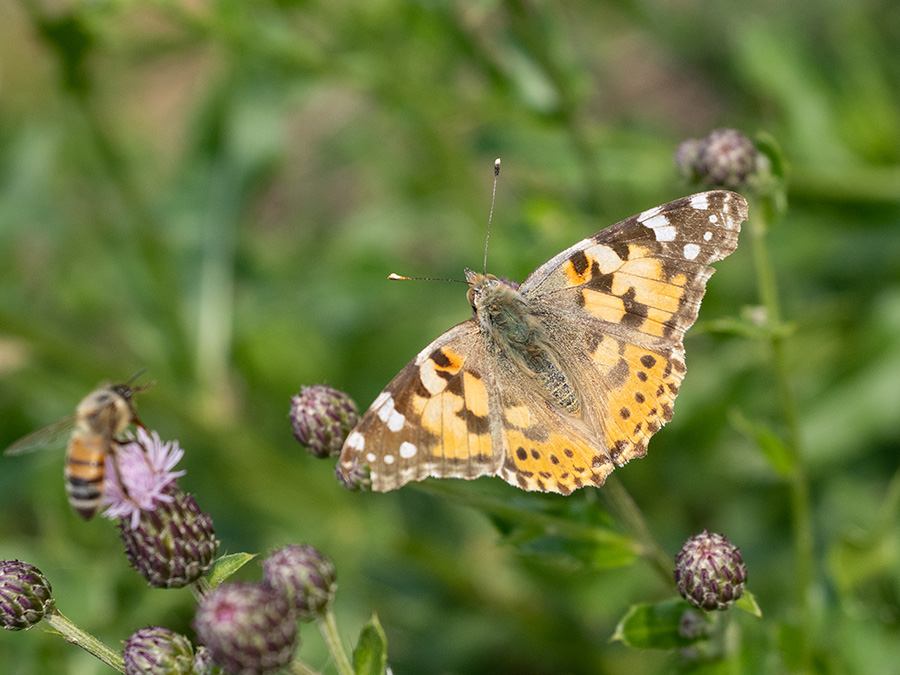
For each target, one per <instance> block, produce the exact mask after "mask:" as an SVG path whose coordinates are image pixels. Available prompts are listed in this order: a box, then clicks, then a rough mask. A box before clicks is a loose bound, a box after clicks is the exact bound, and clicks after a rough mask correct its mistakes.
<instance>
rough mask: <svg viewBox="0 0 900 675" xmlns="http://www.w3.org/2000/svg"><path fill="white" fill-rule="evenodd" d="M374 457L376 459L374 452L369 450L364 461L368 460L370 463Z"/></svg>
mask: <svg viewBox="0 0 900 675" xmlns="http://www.w3.org/2000/svg"><path fill="white" fill-rule="evenodd" d="M376 459H377V458H376V457H375V453H374V452H370V453H368V454H367V455H366V461H367V462H369V463H370V464H371V463H372V462H374V461H375V460H376Z"/></svg>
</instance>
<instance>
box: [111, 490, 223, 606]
mask: <svg viewBox="0 0 900 675" xmlns="http://www.w3.org/2000/svg"><path fill="white" fill-rule="evenodd" d="M166 494H167V495H168V496H170V497H171V498H172V500H171V501H169V502H164V503H161V504H159V505H158V506H157V507H156V509H155V510H153V511H142V512H141V513H140V519H139V521H138V524H137V527H131V525H130V523H128V522H126V521H119V533H120V534H121V536H122V541H124V542H125V555H126V556H127V557H128V562H130V563H131V566H132V567H133V568H134V569H135V570H136V571H137V572H138V574H140V575H141V576H142V577H144V579H146V580H147V582H148V584H149V585H150V586H152V587H154V588H181V587H182V586H187V585H188V584H190V583H193V582H194V581H196V580H197V579H199V578H200V577H202V576H203V575H204V574H206V573H207V572H208V571H209V569H210V568H211V567H212V564H213V561H214V560H215V557H216V551H218V548H219V540H218V539H216V534H215V531H214V530H213V523H212V518H210V517H209V514H206V513H202V512H201V511H200V508H199V507H198V506H197V502H196V501H195V500H194V497H193V496H192V495H189V494H185V493H184V492H182V491H181V490H180V489H179V488H178V487H177V486H171V487H169V488H168V489H167V490H166Z"/></svg>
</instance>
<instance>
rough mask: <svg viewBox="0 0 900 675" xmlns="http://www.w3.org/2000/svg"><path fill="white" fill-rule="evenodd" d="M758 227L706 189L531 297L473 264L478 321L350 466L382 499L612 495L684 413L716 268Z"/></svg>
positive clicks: (396, 406) (740, 201) (424, 357)
mask: <svg viewBox="0 0 900 675" xmlns="http://www.w3.org/2000/svg"><path fill="white" fill-rule="evenodd" d="M746 217H747V202H746V201H745V200H744V198H743V197H741V196H740V195H738V194H736V193H734V192H728V191H724V190H717V191H713V192H702V193H700V194H695V195H692V196H690V197H683V198H682V199H677V200H675V201H673V202H669V203H668V204H664V205H662V206H657V207H656V208H653V209H650V210H649V211H644V212H643V213H641V214H638V215H637V216H634V217H632V218H629V219H628V220H623V221H622V222H620V223H618V224H616V225H613V226H612V227H609V228H607V229H605V230H603V231H602V232H599V233H597V234H595V235H594V236H592V237H589V238H587V239H585V240H583V241H580V242H579V243H577V244H575V245H574V246H572V247H571V248H569V249H567V250H565V251H563V252H562V253H560V254H559V255H557V256H555V257H554V258H552V259H551V260H549V261H547V262H546V263H544V264H543V265H541V266H540V267H539V268H538V269H537V270H536V271H535V272H534V273H532V274H531V276H529V277H528V279H526V280H525V282H524V283H523V284H522V285H521V286H520V287H519V288H518V289H515V288H513V286H511V285H509V284H507V283H505V282H503V281H500V280H499V279H497V278H496V277H494V276H492V275H485V274H479V273H477V272H473V271H472V270H466V281H467V282H468V284H469V292H468V297H469V302H470V303H471V305H472V307H473V309H474V311H475V316H474V317H473V318H471V319H469V320H468V321H464V322H463V323H461V324H459V325H457V326H455V327H454V328H451V329H450V330H449V331H447V332H446V333H444V334H443V335H441V336H440V337H439V338H438V339H437V340H435V341H434V342H432V343H431V344H430V345H428V346H427V347H426V348H425V349H424V350H422V352H421V353H420V354H419V355H418V356H417V357H416V358H415V359H414V360H413V361H412V362H411V363H409V364H408V365H407V366H406V367H405V368H404V369H403V370H401V371H400V373H399V374H398V375H397V376H396V377H395V378H394V379H393V380H392V381H391V383H390V384H389V385H388V386H387V388H386V389H385V390H384V391H383V392H381V394H379V395H378V397H377V398H376V399H375V402H374V403H372V405H371V406H370V407H369V409H368V411H367V412H366V414H365V415H364V416H363V417H362V419H361V420H360V422H359V424H358V425H357V426H356V428H355V429H354V430H353V431H352V432H351V433H350V435H349V436H348V437H347V440H346V441H345V443H344V447H343V449H342V451H341V457H340V465H339V466H340V471H341V472H342V473H343V474H344V475H345V476H346V475H349V474H350V473H351V472H352V471H354V469H356V468H357V467H358V466H360V465H367V466H368V467H369V469H370V472H371V479H372V489H374V490H377V491H380V492H384V491H387V490H393V489H395V488H398V487H400V486H402V485H404V484H406V483H408V482H409V481H413V480H422V479H424V478H427V477H429V476H437V477H442V478H448V477H452V478H477V477H478V476H485V475H491V476H500V477H501V478H503V480H505V481H506V482H508V483H510V484H511V485H515V486H517V487H520V488H522V489H524V490H539V491H543V492H559V493H561V494H569V493H570V492H571V491H572V490H573V489H576V488H580V487H582V486H584V485H588V484H592V485H602V484H603V482H604V480H605V479H606V476H607V475H608V474H609V473H610V471H612V470H613V468H614V467H615V466H621V465H623V464H625V463H626V462H628V461H629V460H631V459H633V458H635V457H643V456H644V455H645V454H647V442H648V441H649V440H650V437H651V436H652V435H653V434H655V433H656V432H657V431H659V429H660V427H662V425H664V424H665V423H666V422H668V421H669V420H670V419H672V405H673V403H674V401H675V396H676V395H677V394H678V387H679V385H680V384H681V380H682V378H683V377H684V372H685V367H684V345H683V344H682V337H683V335H684V332H685V331H686V330H687V329H688V328H689V327H690V326H691V325H692V324H693V323H694V321H695V320H696V319H697V313H698V311H699V309H700V300H701V299H702V298H703V294H704V292H705V291H706V280H707V279H709V277H710V276H711V275H712V273H713V271H714V270H713V269H712V268H711V267H709V266H708V265H709V263H711V262H715V261H717V260H722V259H723V258H725V257H726V256H727V255H729V254H730V253H731V252H732V251H734V250H735V248H737V240H738V233H739V232H740V228H741V223H742V222H743V221H744V220H745V219H746Z"/></svg>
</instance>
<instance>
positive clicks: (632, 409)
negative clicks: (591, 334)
mask: <svg viewBox="0 0 900 675" xmlns="http://www.w3.org/2000/svg"><path fill="white" fill-rule="evenodd" d="M622 360H623V361H624V363H625V364H626V365H627V367H628V371H627V372H628V374H627V376H626V378H625V381H624V382H623V383H622V385H621V386H620V387H617V388H616V389H613V390H611V391H610V392H609V398H608V409H607V419H606V443H607V447H609V448H610V451H611V452H612V454H613V460H614V461H615V463H616V464H618V465H620V466H621V465H622V464H625V463H626V462H628V461H629V460H631V459H634V458H635V457H643V456H644V455H646V454H647V441H649V440H650V437H651V436H652V435H653V434H655V433H656V432H657V431H659V429H660V427H662V425H664V424H665V423H666V422H668V421H669V420H670V419H672V406H673V404H674V402H675V396H676V395H677V394H678V387H679V386H680V384H681V380H682V378H683V377H684V370H685V369H684V361H683V359H682V356H681V353H680V350H675V351H674V352H673V353H672V354H671V356H670V357H668V358H667V357H666V356H664V355H662V354H659V353H656V352H652V351H649V350H647V349H643V348H642V347H637V346H635V345H625V350H624V353H623V355H622Z"/></svg>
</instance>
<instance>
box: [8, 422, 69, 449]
mask: <svg viewBox="0 0 900 675" xmlns="http://www.w3.org/2000/svg"><path fill="white" fill-rule="evenodd" d="M74 426H75V415H69V416H68V417H63V418H62V419H59V420H56V421H55V422H53V423H52V424H48V425H47V426H45V427H44V428H42V429H38V430H37V431H33V432H32V433H30V434H28V435H27V436H24V437H22V438H20V439H19V440H17V441H16V442H15V443H13V444H12V445H11V446H9V447H8V448H7V449H6V450H4V451H3V454H4V455H22V454H25V453H26V452H34V451H35V450H39V449H42V448H57V447H62V446H63V445H65V443H66V441H67V440H68V438H69V434H70V432H71V431H72V427H74Z"/></svg>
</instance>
